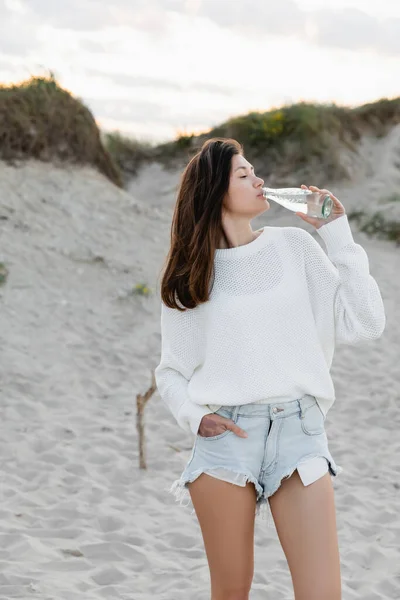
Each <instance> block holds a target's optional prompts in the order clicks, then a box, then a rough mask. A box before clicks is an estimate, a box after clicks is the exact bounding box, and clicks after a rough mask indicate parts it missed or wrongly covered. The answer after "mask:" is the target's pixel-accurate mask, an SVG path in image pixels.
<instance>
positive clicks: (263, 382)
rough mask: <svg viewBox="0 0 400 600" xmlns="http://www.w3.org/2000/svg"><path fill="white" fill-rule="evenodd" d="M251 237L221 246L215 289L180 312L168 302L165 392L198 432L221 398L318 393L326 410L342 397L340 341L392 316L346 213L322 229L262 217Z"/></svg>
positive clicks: (353, 339) (377, 328) (239, 400)
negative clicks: (264, 222)
mask: <svg viewBox="0 0 400 600" xmlns="http://www.w3.org/2000/svg"><path fill="white" fill-rule="evenodd" d="M261 231H262V233H261V234H260V235H259V236H258V237H257V238H256V239H255V240H253V241H251V242H249V243H247V244H244V245H242V246H237V247H234V248H226V249H225V248H224V249H222V248H221V249H217V250H216V252H215V255H214V274H215V277H214V281H213V285H212V286H211V287H212V289H211V294H210V298H209V300H208V301H207V302H205V303H202V304H199V305H198V306H196V307H195V308H192V309H187V310H186V311H184V312H180V311H179V310H177V309H172V308H169V307H167V306H166V305H165V304H164V303H163V302H161V360H160V363H159V364H158V366H157V367H156V370H155V377H156V384H157V388H158V391H159V393H160V396H161V398H162V400H163V401H164V402H165V403H166V405H167V406H168V408H169V410H170V411H171V413H172V415H173V416H174V417H175V419H176V421H177V423H178V424H179V426H180V427H182V429H184V430H185V431H188V432H190V431H191V432H192V433H194V434H197V432H198V429H199V425H200V421H201V419H202V418H203V416H204V415H206V414H209V413H211V412H214V411H215V410H216V408H218V407H219V406H223V405H238V404H239V405H240V404H247V403H250V402H259V401H262V402H268V401H270V402H271V403H273V402H274V401H275V399H277V398H278V399H279V401H282V398H287V399H288V400H291V399H295V398H300V397H301V396H303V395H304V394H311V395H313V396H315V397H316V400H317V402H318V404H319V406H320V408H321V410H322V412H323V413H324V415H325V416H326V414H327V412H328V410H329V409H330V407H331V406H332V404H333V402H334V400H335V390H334V385H333V382H332V378H331V375H330V367H331V364H332V359H333V354H334V349H335V345H337V344H358V343H360V342H367V341H369V340H375V339H377V338H379V337H380V336H381V335H382V333H383V331H384V328H385V323H386V317H385V310H384V305H383V301H382V297H381V294H380V291H379V287H378V285H377V283H376V281H375V279H374V278H373V277H372V275H371V274H370V273H369V261H368V256H367V254H366V252H365V250H364V249H363V248H362V246H360V245H359V244H356V243H355V241H354V239H353V235H352V232H351V229H350V225H349V222H348V218H347V215H343V216H341V217H339V218H337V219H335V220H334V221H330V222H329V223H326V224H325V225H323V226H322V227H320V228H319V229H317V230H316V231H317V232H318V234H319V235H320V236H321V238H322V239H323V240H324V243H325V246H326V250H327V252H324V250H323V249H322V248H321V246H320V245H319V243H318V242H317V241H316V240H315V239H314V237H313V236H312V235H311V234H310V233H308V232H307V231H305V230H304V229H302V228H300V227H274V226H265V227H263V228H262V230H261Z"/></svg>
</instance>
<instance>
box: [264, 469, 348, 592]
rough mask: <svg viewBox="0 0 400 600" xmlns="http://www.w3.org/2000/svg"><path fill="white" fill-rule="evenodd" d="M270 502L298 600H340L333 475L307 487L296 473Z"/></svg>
mask: <svg viewBox="0 0 400 600" xmlns="http://www.w3.org/2000/svg"><path fill="white" fill-rule="evenodd" d="M269 501H270V506H271V512H272V515H273V517H274V521H275V525H276V530H277V533H278V537H279V540H280V542H281V544H282V549H283V551H284V553H285V556H286V559H287V561H288V565H289V569H290V573H291V576H292V581H293V587H294V593H295V600H322V599H323V600H340V599H341V597H342V596H341V576H340V557H339V547H338V539H337V529H336V513H335V503H334V492H333V486H332V481H331V476H330V474H329V473H327V474H326V475H324V476H323V477H321V478H320V479H318V480H317V481H315V482H314V483H312V484H310V485H308V486H304V485H303V483H302V481H301V479H300V476H299V474H298V472H297V470H296V471H295V472H294V473H293V475H292V476H291V477H290V478H289V479H284V480H283V481H282V484H281V487H280V488H279V489H278V490H277V491H276V492H275V494H273V495H272V496H271V497H270V498H269Z"/></svg>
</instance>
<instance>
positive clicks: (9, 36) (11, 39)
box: [0, 3, 39, 57]
mask: <svg viewBox="0 0 400 600" xmlns="http://www.w3.org/2000/svg"><path fill="white" fill-rule="evenodd" d="M0 40H1V45H0V51H1V53H2V54H5V55H10V56H20V57H26V56H28V55H29V53H30V52H31V51H32V49H35V48H36V47H38V46H39V41H38V39H37V31H36V28H35V27H32V24H30V23H29V22H27V21H25V19H24V16H23V15H21V14H20V13H19V11H13V10H10V9H9V8H7V7H6V5H5V4H4V3H2V4H0Z"/></svg>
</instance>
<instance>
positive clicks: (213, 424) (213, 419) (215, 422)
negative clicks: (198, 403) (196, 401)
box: [198, 413, 248, 438]
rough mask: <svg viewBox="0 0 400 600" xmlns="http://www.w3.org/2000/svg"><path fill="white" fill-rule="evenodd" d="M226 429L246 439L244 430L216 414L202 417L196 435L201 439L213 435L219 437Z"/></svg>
mask: <svg viewBox="0 0 400 600" xmlns="http://www.w3.org/2000/svg"><path fill="white" fill-rule="evenodd" d="M227 429H230V430H231V431H233V433H235V434H236V435H237V436H239V437H242V438H247V437H248V436H247V433H246V432H245V431H244V429H241V428H240V427H238V425H236V424H235V423H234V422H233V421H232V419H226V418H225V417H222V416H221V415H217V414H216V413H210V414H209V415H204V417H203V418H202V419H201V421H200V426H199V430H198V434H199V435H200V436H201V437H213V436H215V435H220V434H221V433H224V431H226V430H227Z"/></svg>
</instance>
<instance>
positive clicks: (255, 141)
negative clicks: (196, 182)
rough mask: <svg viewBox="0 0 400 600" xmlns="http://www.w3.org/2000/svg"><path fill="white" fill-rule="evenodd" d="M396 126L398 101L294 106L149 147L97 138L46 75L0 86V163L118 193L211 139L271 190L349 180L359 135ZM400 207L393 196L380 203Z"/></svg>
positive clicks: (362, 219) (111, 136)
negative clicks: (225, 142)
mask: <svg viewBox="0 0 400 600" xmlns="http://www.w3.org/2000/svg"><path fill="white" fill-rule="evenodd" d="M398 123H400V98H396V99H392V100H389V99H386V98H383V99H381V100H378V101H377V102H373V103H369V104H365V105H363V106H358V107H356V108H346V107H341V106H337V105H336V104H313V103H310V102H299V103H297V104H290V105H285V106H282V107H280V108H274V109H272V110H269V111H266V112H254V111H252V112H249V113H248V114H246V115H239V116H235V117H232V118H230V119H228V120H227V121H226V122H225V123H222V124H220V125H218V126H216V127H214V128H212V129H210V130H209V131H207V132H204V133H202V134H200V135H195V134H192V135H186V134H185V135H179V136H178V137H177V138H176V139H175V140H173V141H170V142H166V143H163V144H158V145H155V144H153V143H151V142H146V141H141V140H138V139H132V138H130V137H128V136H124V135H122V134H121V133H119V132H113V133H103V134H102V133H101V132H100V131H99V128H98V126H97V124H96V122H95V119H94V117H93V115H92V113H91V112H90V110H89V109H88V108H87V107H86V106H85V105H84V103H83V102H82V101H81V100H80V99H77V98H74V97H73V96H72V95H71V94H70V92H68V91H67V90H64V89H63V88H61V87H60V85H59V84H58V82H57V81H56V79H55V77H54V75H53V74H52V73H50V74H49V76H47V77H31V78H30V79H28V80H26V81H23V82H21V83H19V84H16V85H10V86H1V85H0V159H3V160H7V161H14V160H19V159H26V158H36V159H39V160H44V161H54V160H56V161H60V160H61V161H65V162H73V163H77V164H89V165H93V166H95V167H96V168H97V169H98V170H99V171H100V172H102V173H103V174H104V175H106V176H107V177H108V178H109V179H110V180H111V181H112V182H113V183H115V184H116V185H118V186H120V187H122V186H123V185H124V183H125V182H126V181H128V180H129V178H130V177H132V176H135V175H136V174H137V173H138V170H139V168H140V166H142V165H143V164H144V163H146V162H149V161H158V162H160V163H162V164H163V165H164V166H165V167H172V168H182V167H183V166H184V165H185V164H186V163H187V161H188V160H189V159H190V158H191V156H193V155H194V154H195V153H196V152H197V151H198V150H199V149H200V148H201V146H202V144H203V143H204V141H206V140H207V139H209V138H212V137H226V138H234V139H236V140H238V141H239V142H240V143H241V144H242V145H243V147H244V150H245V154H246V158H248V159H249V160H251V161H252V162H253V164H254V167H255V170H256V172H259V173H260V174H262V176H263V177H264V179H266V182H267V185H270V186H272V187H275V186H276V187H278V186H280V185H285V186H286V185H287V186H291V185H294V186H296V185H298V184H299V181H300V180H301V181H316V182H318V181H319V182H321V181H338V180H341V179H344V178H348V177H351V172H349V163H348V161H347V162H344V160H343V156H344V155H346V154H347V156H348V153H347V152H346V151H349V152H350V154H351V152H352V151H357V142H358V141H359V140H360V139H361V137H362V135H363V134H366V133H368V134H370V135H373V136H376V137H382V136H384V135H386V133H388V131H389V130H390V128H391V127H393V126H394V125H397V124H398ZM350 162H351V161H350ZM398 200H399V196H398V195H395V196H393V198H387V199H386V202H387V203H389V204H390V203H393V202H397V201H398ZM391 214H392V213H391ZM352 218H353V219H355V220H357V222H358V223H359V225H360V227H361V228H363V230H364V231H366V232H368V233H374V234H375V233H376V232H377V231H380V232H382V233H383V234H384V235H385V237H387V238H389V239H393V240H396V241H399V239H400V233H399V225H398V224H397V223H389V222H388V221H387V219H385V216H384V211H380V212H379V211H378V212H377V213H375V214H374V215H372V216H371V215H366V214H364V213H362V214H361V213H360V212H358V213H354V214H353V215H352Z"/></svg>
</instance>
